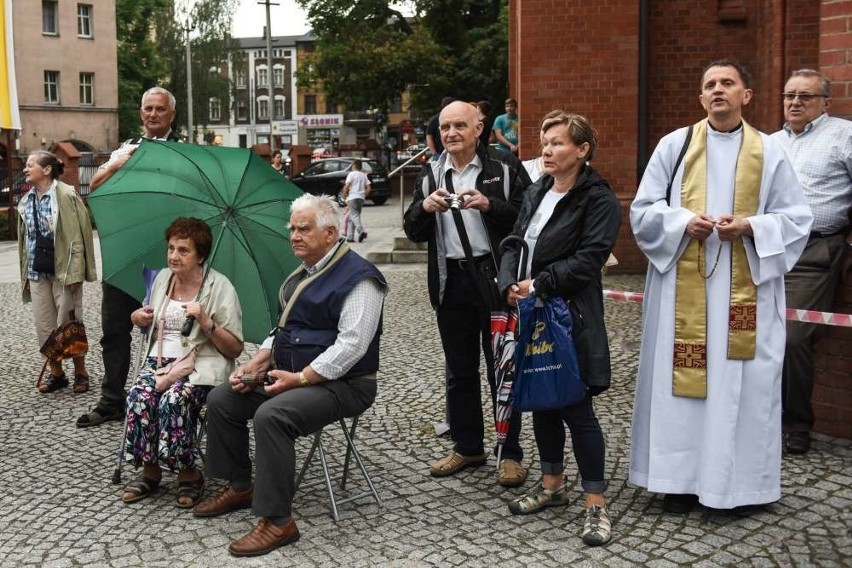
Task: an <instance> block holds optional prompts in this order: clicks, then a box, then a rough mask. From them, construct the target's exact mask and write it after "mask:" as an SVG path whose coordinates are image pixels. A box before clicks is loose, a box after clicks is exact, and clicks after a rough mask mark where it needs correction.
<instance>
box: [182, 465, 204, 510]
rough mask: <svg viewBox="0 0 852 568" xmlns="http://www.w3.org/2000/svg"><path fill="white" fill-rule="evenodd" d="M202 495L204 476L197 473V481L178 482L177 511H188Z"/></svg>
mask: <svg viewBox="0 0 852 568" xmlns="http://www.w3.org/2000/svg"><path fill="white" fill-rule="evenodd" d="M203 494H204V474H203V473H201V472H198V479H192V480H189V481H179V482H178V491H177V503H176V505H177V507H178V508H179V509H190V508H192V507H195V506H196V505H197V504H198V503H199V502H200V501H201V496H202V495H203Z"/></svg>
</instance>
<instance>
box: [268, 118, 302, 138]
mask: <svg viewBox="0 0 852 568" xmlns="http://www.w3.org/2000/svg"><path fill="white" fill-rule="evenodd" d="M272 132H273V133H274V134H280V135H283V136H295V135H296V134H298V132H299V123H298V122H297V121H295V120H276V121H273V122H272Z"/></svg>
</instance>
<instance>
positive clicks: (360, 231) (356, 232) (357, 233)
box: [343, 160, 371, 243]
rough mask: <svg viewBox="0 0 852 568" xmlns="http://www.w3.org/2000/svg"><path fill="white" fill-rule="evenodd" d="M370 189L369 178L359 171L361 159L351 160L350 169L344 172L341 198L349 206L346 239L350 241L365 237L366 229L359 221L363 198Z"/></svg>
mask: <svg viewBox="0 0 852 568" xmlns="http://www.w3.org/2000/svg"><path fill="white" fill-rule="evenodd" d="M370 190H371V185H370V179H369V178H368V177H367V174H365V173H364V172H363V171H361V160H352V171H351V172H349V173H348V174H346V181H345V182H344V183H343V199H344V201H346V206H347V207H348V208H349V223H348V224H347V227H346V240H347V241H348V242H350V243H351V242H353V241H354V240H355V239H356V238H357V239H358V242H359V243H360V242H361V241H363V240H364V239H366V238H367V231H365V230H364V224H363V223H362V222H361V210H362V209H363V207H364V200H366V199H367V197H369V196H370Z"/></svg>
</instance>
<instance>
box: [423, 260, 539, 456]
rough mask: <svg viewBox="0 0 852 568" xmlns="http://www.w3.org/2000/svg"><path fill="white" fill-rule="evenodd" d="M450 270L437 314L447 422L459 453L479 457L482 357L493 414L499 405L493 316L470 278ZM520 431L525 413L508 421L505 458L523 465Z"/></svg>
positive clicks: (482, 430) (455, 268)
mask: <svg viewBox="0 0 852 568" xmlns="http://www.w3.org/2000/svg"><path fill="white" fill-rule="evenodd" d="M447 267H448V268H447V282H446V288H445V292H444V298H443V301H442V302H441V305H440V306H439V307H438V310H437V315H438V331H439V333H440V334H441V345H442V346H443V348H444V357H445V358H446V363H447V417H448V418H449V421H450V435H451V436H452V438H453V442H455V447H454V450H455V451H457V452H458V453H460V454H462V455H468V456H469V455H477V454H481V453H483V452H484V451H485V450H484V436H485V427H484V424H483V420H484V417H483V411H482V394H481V393H482V391H481V387H480V384H481V378H480V374H479V364H480V355H481V354H484V355H485V364H486V369H485V370H486V375H487V377H488V386H489V388H490V389H491V403H492V408H493V407H494V405H495V404H496V401H497V384H496V378H495V375H494V357H493V354H492V353H491V312H490V310H489V309H488V308H486V307H485V305H484V304H483V302H482V301H481V300H480V296H479V293H478V291H477V289H476V285H475V283H474V281H473V279H472V278H471V277H470V275H469V274H468V272H467V271H465V270H464V269H463V268H461V267H459V266H458V264H456V263H453V262H449V263H448V264H447ZM491 424H492V425H493V414H492V422H491ZM492 427H493V426H492ZM520 430H521V413H520V412H514V413H513V414H512V417H511V419H510V421H509V433H508V435H507V438H506V443H505V444H504V446H503V453H502V458H504V459H513V460H517V461H521V460H522V459H523V451H522V450H521V447H520V445H519V443H518V435H519V434H520ZM495 452H496V450H495Z"/></svg>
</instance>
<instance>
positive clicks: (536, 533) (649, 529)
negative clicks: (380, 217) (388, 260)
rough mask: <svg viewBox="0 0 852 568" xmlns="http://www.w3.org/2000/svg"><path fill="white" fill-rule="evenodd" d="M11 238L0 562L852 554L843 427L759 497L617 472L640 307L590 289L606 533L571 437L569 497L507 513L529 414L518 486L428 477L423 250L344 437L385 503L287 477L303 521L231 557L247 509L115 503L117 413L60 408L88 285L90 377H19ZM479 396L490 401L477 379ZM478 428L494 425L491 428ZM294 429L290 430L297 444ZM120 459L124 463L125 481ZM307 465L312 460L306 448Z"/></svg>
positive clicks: (833, 559)
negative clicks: (587, 535)
mask: <svg viewBox="0 0 852 568" xmlns="http://www.w3.org/2000/svg"><path fill="white" fill-rule="evenodd" d="M389 234H390V233H389ZM381 241H382V239H381V238H379V232H378V231H377V233H376V239H375V240H374V239H373V232H372V230H371V233H370V238H369V239H368V240H367V241H365V243H362V244H361V245H360V246H361V247H362V248H363V247H364V245H365V244H367V243H369V244H370V245H371V246H376V247H377V246H380V244H379V243H381ZM373 243H376V244H373ZM358 246H359V245H356V247H358ZM356 250H357V249H356ZM16 255H17V252H16V250H15V248H14V246H12V247H9V245H6V244H4V245H0V267H2V274H3V277H4V280H5V279H6V277H7V276H8V275H7V272H8V271H9V270H10V268H9V267H10V266H11V267H12V268H14V270H13V272H12V274H13V278H12V279H11V281H6V282H5V283H0V292H2V295H0V307H2V313H3V314H4V317H3V318H2V319H0V350H1V351H0V352H2V353H3V354H4V355H3V356H2V357H3V358H2V374H0V376H2V378H3V387H2V389H0V448H2V467H0V482H2V486H3V487H4V488H5V491H4V492H3V496H2V498H0V518H2V519H3V522H2V523H0V566H2V567H7V566H8V567H18V566H46V567H51V568H54V567H55V568H60V567H66V566H67V567H72V566H95V567H102V566H103V567H136V566H145V567H158V566H161V567H172V566H199V567H204V566H215V567H217V568H221V567H225V566H228V567H229V566H307V567H315V566H316V567H320V566H328V567H336V566H347V567H349V566H399V567H409V566H411V567H421V566H422V567H426V566H465V567H468V566H483V567H485V566H495V565H499V566H501V567H503V566H505V567H513V566H535V567H540V566H544V567H549V566H554V567H556V566H559V567H562V566H577V567H585V566H588V567H593V566H595V567H596V566H654V567H669V566H672V567H674V566H701V567H714V566H817V565H819V566H849V564H850V562H852V443H850V442H849V441H847V440H839V439H833V438H828V437H826V436H821V435H816V436H815V440H814V445H813V449H812V450H811V452H810V453H809V454H807V455H806V456H792V457H788V458H785V460H784V462H783V474H782V492H783V497H782V499H781V500H780V501H779V502H778V503H774V504H771V505H768V506H766V507H759V508H752V509H750V510H743V511H739V510H738V511H733V512H725V511H714V510H708V509H705V508H703V507H699V508H697V509H696V510H695V511H693V512H692V513H691V514H689V515H688V516H678V515H669V514H665V513H663V512H662V511H661V508H660V507H661V500H660V499H659V498H658V497H657V496H655V495H653V494H649V493H647V492H645V491H644V490H640V489H637V488H635V487H633V486H631V485H629V484H628V483H627V481H626V477H627V467H628V461H629V445H630V422H631V413H632V400H633V384H634V378H635V373H636V366H637V355H638V351H637V348H638V344H639V343H638V342H639V340H640V327H639V322H640V317H641V312H640V310H641V308H640V306H638V305H635V304H628V303H614V302H607V304H606V308H607V325H608V329H609V334H610V344H611V348H612V362H613V370H614V376H613V386H612V388H611V389H610V390H609V391H608V392H606V393H605V394H603V395H602V396H600V397H599V398H598V399H597V400H596V408H597V412H598V416H599V418H600V421H601V425H602V426H603V428H604V431H605V435H606V439H607V462H606V474H607V477H608V479H609V483H610V487H609V490H608V492H607V496H608V501H609V507H610V511H611V514H612V516H613V521H614V527H613V534H614V537H613V541H612V542H611V543H610V544H609V545H608V546H606V547H603V548H597V549H593V548H588V547H585V546H583V544H582V543H581V541H580V531H581V527H582V514H583V511H582V495H581V493H580V491H579V484H578V483H577V480H576V475H577V471H576V466H575V464H574V460H573V457H570V451H569V452H568V456H569V457H568V460H567V461H568V467H567V473H568V474H569V476H571V477H572V478H573V479H574V482H575V497H576V498H575V499H574V500H573V501H572V502H571V503H570V504H569V505H568V506H566V507H561V508H550V509H547V510H545V511H544V512H543V513H541V514H538V515H533V516H528V517H517V516H513V515H511V514H509V512H508V510H507V507H506V505H507V503H508V501H509V500H511V499H512V498H514V497H515V496H517V495H519V494H521V493H523V491H524V490H526V489H529V488H530V487H531V486H532V484H533V483H534V480H535V479H536V477H537V476H538V475H539V470H538V462H537V456H536V451H535V443H534V439H533V434H532V420H531V419H530V418H529V416H527V417H525V424H524V429H523V432H522V436H521V441H522V445H523V447H524V449H525V451H526V452H527V456H526V458H525V462H527V463H528V464H530V465H531V466H532V471H531V476H530V480H529V481H528V482H527V484H526V486H525V487H524V488H520V489H515V490H505V489H503V488H501V487H499V486H498V485H497V484H496V482H495V479H494V476H495V467H494V459H493V458H492V459H491V460H490V461H489V463H488V464H487V465H485V466H483V467H480V468H476V469H469V470H465V471H464V472H462V473H461V474H459V475H457V476H454V477H450V478H444V479H435V478H431V477H429V464H430V463H431V462H432V461H433V460H434V459H436V458H438V457H440V456H442V455H443V454H444V453H445V452H446V451H447V450H448V449H449V448H450V442H449V440H447V439H445V438H436V437H435V436H434V433H433V427H432V426H433V423H434V422H436V421H438V420H440V419H441V418H442V417H443V415H444V403H443V399H444V385H443V375H444V370H443V368H444V367H443V360H442V355H441V348H440V343H439V341H438V336H437V330H436V325H435V321H434V314H433V313H432V310H431V308H430V307H429V305H428V300H427V294H426V271H425V265H415V266H412V265H407V266H406V265H403V266H395V267H390V266H386V265H383V266H382V267H381V268H382V270H384V271H385V272H386V275H387V278H388V281H389V284H390V288H391V291H390V295H389V297H388V299H387V302H386V312H385V320H384V328H385V333H384V336H383V338H382V368H381V371H380V374H379V379H378V380H379V385H380V388H379V396H378V399H377V401H376V403H375V405H374V406H373V407H372V408H371V409H370V410H368V411H367V412H366V413H365V415H364V416H363V418H362V420H361V422H360V423H359V427H358V445H359V448H360V450H361V452H362V455H363V457H364V459H365V462H366V465H367V468H368V469H369V470H370V472H371V474H372V476H373V481H374V482H375V483H376V484H377V487H378V490H379V492H380V495H381V497H382V499H383V501H384V506H383V507H382V508H379V507H378V506H377V505H376V504H375V503H374V502H372V501H370V500H368V499H367V500H364V501H359V502H357V503H349V504H346V505H343V506H342V507H341V511H340V514H341V520H340V522H338V523H335V522H334V521H333V520H332V519H331V516H330V514H329V508H328V498H327V495H326V493H325V490H324V489H323V487H322V486H317V487H313V488H308V489H302V490H300V492H299V494H298V496H297V499H296V502H295V503H294V515H295V518H296V521H297V523H298V525H299V528H300V530H301V533H302V538H301V540H300V541H299V542H298V543H296V544H294V545H291V546H287V547H285V548H282V549H279V550H277V551H275V552H272V553H270V554H269V555H267V556H264V557H261V558H259V559H235V558H232V557H231V556H230V555H229V554H228V552H227V550H226V547H227V544H228V543H229V542H230V540H232V539H234V538H237V537H239V536H241V535H242V534H244V533H245V532H247V531H248V530H250V528H251V527H252V526H253V524H254V522H255V519H254V517H252V515H251V513H250V512H249V511H238V512H235V513H232V514H230V515H225V516H223V517H218V518H213V519H195V518H193V517H192V516H191V514H189V513H188V512H187V511H184V510H180V509H177V508H175V506H174V500H175V489H176V481H175V478H174V476H172V475H168V474H167V475H165V476H164V479H163V485H162V486H161V489H160V491H159V492H158V493H157V494H155V495H154V496H152V497H151V498H149V499H147V500H144V501H142V502H139V503H136V504H133V505H124V504H123V503H122V502H121V500H120V495H121V488H122V487H121V486H116V485H112V484H111V483H110V477H111V475H112V472H113V469H114V467H115V455H116V454H115V452H116V449H117V447H118V444H119V441H120V439H121V429H122V425H121V424H119V423H115V422H111V423H108V424H105V425H103V426H100V427H96V428H91V429H77V428H75V426H74V421H75V419H76V417H77V416H78V415H80V414H81V413H83V412H85V411H87V410H88V409H89V408H91V407H92V406H93V405H94V403H95V402H96V400H97V398H98V393H99V387H98V386H97V385H98V381H99V379H100V377H101V376H102V373H103V369H102V365H101V353H100V347H99V345H98V343H97V341H98V339H99V336H100V333H99V330H100V314H99V308H100V287H99V286H98V285H95V284H87V285H86V286H85V287H84V298H85V299H84V302H85V310H84V319H85V321H86V323H87V326H88V330H89V341H90V356H89V358H88V368H89V371H90V373H91V375H92V378H93V381H92V383H93V388H92V390H91V391H90V392H88V393H86V394H82V395H75V394H72V393H71V392H70V390H69V389H65V390H64V391H61V392H58V393H54V394H50V395H42V394H39V393H38V392H37V391H36V390H35V388H34V385H35V379H36V376H37V373H38V371H39V369H40V368H41V363H40V361H39V360H38V358H37V356H36V353H37V346H36V339H35V332H34V328H33V324H32V314H31V311H30V309H29V306H23V305H22V304H21V302H20V297H19V293H18V284H17V264H16ZM9 256H12V257H13V258H12V260H11V261H10V260H9V259H8V258H7V257H9ZM605 287H608V288H612V289H617V290H638V289H640V288H641V278H640V277H636V276H631V277H623V276H622V277H609V278H607V281H606V282H605ZM483 404H484V405H485V406H486V408H487V407H488V406H489V403H487V402H486V397H483ZM486 431H487V432H488V437H489V440H493V434H492V430H491V428H490V427H487V428H486ZM332 432H333V430H332ZM328 439H329V438H327V440H328ZM331 439H332V440H333V441H331V442H329V441H326V446H327V450H328V451H329V453H330V454H331V455H333V456H339V455H340V454H341V453H342V451H341V445H340V443H339V442H340V435H339V433H335V434H334V435H333V437H332V438H331ZM309 442H310V440H309V439H305V440H302V442H301V444H300V446H299V451H298V458H297V459H298V461H299V462H301V461H302V459H303V458H304V455H305V453H306V451H307V448H308V445H309ZM779 443H780V441H779ZM568 445H569V446H570V442H569V444H568ZM132 475H133V472H132V471H131V469H130V468H128V467H125V468H124V476H123V481H124V483H126V482H128V481H129V480H130V479H131V478H132ZM308 475H309V476H312V477H311V478H316V476H317V475H320V473H319V468H318V466H317V468H315V469H313V470H312V471H311V472H309V474H308ZM350 484H351V485H350V486H348V487H350V488H351V490H352V491H359V492H360V490H362V489H363V487H364V485H363V483H362V481H361V479H360V475H359V474H358V473H357V470H353V472H352V474H351V478H350ZM219 487H221V482H220V481H219V480H208V486H207V489H206V492H207V494H210V493H211V492H213V491H215V490H217V489H218V488H219ZM344 495H345V493H344Z"/></svg>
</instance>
